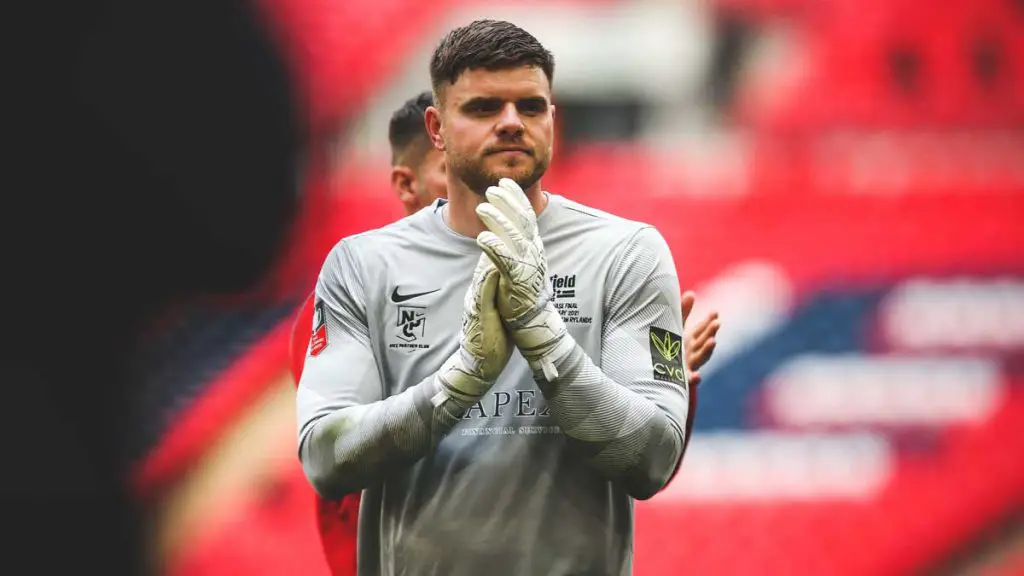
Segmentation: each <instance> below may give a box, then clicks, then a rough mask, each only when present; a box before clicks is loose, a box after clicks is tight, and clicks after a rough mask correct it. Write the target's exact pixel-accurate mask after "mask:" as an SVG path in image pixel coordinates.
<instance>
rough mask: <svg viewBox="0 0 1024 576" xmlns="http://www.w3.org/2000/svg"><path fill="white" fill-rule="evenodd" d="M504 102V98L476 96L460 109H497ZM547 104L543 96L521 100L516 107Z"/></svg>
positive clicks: (464, 103) (517, 101)
mask: <svg viewBox="0 0 1024 576" xmlns="http://www.w3.org/2000/svg"><path fill="white" fill-rule="evenodd" d="M502 101H503V99H502V98H498V97H485V96H475V97H473V98H470V99H469V100H466V101H465V102H463V103H462V105H461V106H459V108H461V109H463V110H466V109H469V108H474V107H483V106H495V107H497V106H500V105H501V103H502ZM547 103H548V101H547V99H546V98H544V97H543V96H527V97H526V98H520V99H518V100H516V105H520V104H544V105H547Z"/></svg>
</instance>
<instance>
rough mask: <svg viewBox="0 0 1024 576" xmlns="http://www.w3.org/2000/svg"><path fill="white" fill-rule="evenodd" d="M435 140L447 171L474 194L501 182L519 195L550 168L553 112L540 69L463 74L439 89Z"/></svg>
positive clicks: (475, 70) (547, 87) (545, 82)
mask: <svg viewBox="0 0 1024 576" xmlns="http://www.w3.org/2000/svg"><path fill="white" fill-rule="evenodd" d="M442 106H443V109H442V113H441V125H440V136H441V139H442V140H443V142H444V148H445V154H446V156H447V162H448V169H449V170H451V171H453V172H454V173H455V175H456V176H457V177H458V178H459V179H460V180H462V182H464V183H465V184H466V186H467V187H469V189H470V190H473V191H474V192H476V193H478V194H483V192H484V191H485V190H486V189H487V187H488V186H493V185H494V184H496V183H497V182H498V180H500V179H501V178H512V179H513V180H515V181H516V182H518V183H519V185H520V186H522V187H523V189H524V190H525V189H527V188H530V187H531V186H533V185H534V184H536V183H537V182H538V181H539V180H540V178H541V176H543V175H544V172H545V170H547V167H548V164H550V162H551V144H552V140H553V139H554V106H552V104H551V85H550V83H549V82H548V79H547V76H545V75H544V72H543V71H542V70H541V69H540V68H536V67H533V66H522V67H518V68H510V69H506V70H494V71H491V70H483V69H474V70H467V71H465V72H463V73H462V75H460V76H459V78H458V79H457V80H456V81H455V83H454V84H452V85H450V86H446V87H445V88H444V103H443V104H442Z"/></svg>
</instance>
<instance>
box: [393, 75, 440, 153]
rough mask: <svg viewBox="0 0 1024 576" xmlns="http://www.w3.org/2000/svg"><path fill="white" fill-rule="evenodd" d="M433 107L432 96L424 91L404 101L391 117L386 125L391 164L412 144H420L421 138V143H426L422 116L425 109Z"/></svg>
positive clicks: (426, 137)
mask: <svg viewBox="0 0 1024 576" xmlns="http://www.w3.org/2000/svg"><path fill="white" fill-rule="evenodd" d="M433 105H434V96H433V94H431V93H430V91H429V90H424V91H423V92H420V93H419V94H417V95H416V96H413V97H412V98H409V99H408V100H406V101H405V102H404V103H403V104H402V106H401V107H400V108H399V109H398V110H395V112H394V113H393V114H392V115H391V123H390V124H389V125H388V141H389V142H391V163H392V164H396V163H397V162H398V160H399V159H400V158H402V156H404V155H405V154H406V152H408V151H409V150H410V148H412V145H413V144H418V143H420V142H421V140H420V139H421V138H422V139H423V140H422V142H423V143H426V141H427V139H428V135H427V127H426V125H425V124H424V122H423V116H424V115H425V114H426V113H427V108H429V107H430V106H433Z"/></svg>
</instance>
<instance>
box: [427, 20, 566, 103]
mask: <svg viewBox="0 0 1024 576" xmlns="http://www.w3.org/2000/svg"><path fill="white" fill-rule="evenodd" d="M519 66H536V67H538V68H540V69H541V70H543V71H544V75H545V76H547V78H548V83H551V82H552V81H553V80H554V76H555V57H554V56H553V55H552V54H551V52H550V51H548V49H547V48H545V47H544V46H543V45H541V43H540V42H539V41H538V40H537V39H536V38H534V37H533V35H532V34H530V33H529V32H527V31H526V30H523V29H522V28H520V27H518V26H516V25H515V24H512V23H510V22H504V21H501V20H476V21H473V22H470V23H469V24H467V25H465V26H462V27H459V28H455V29H454V30H452V31H451V32H448V34H445V36H444V38H442V39H441V42H440V44H438V45H437V48H435V49H434V55H433V56H432V57H431V58H430V84H431V87H432V88H433V89H434V94H435V95H437V96H438V97H440V91H439V90H438V89H439V88H441V86H442V85H443V84H445V83H447V84H454V83H455V81H456V80H458V79H459V76H460V75H461V74H462V73H463V72H465V71H466V70H474V69H477V68H483V69H484V70H505V69H508V68H518V67H519Z"/></svg>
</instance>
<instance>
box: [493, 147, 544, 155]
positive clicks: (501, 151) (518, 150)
mask: <svg viewBox="0 0 1024 576" xmlns="http://www.w3.org/2000/svg"><path fill="white" fill-rule="evenodd" d="M510 153H519V154H525V155H527V156H533V152H532V151H531V150H530V149H529V148H517V147H510V148H495V149H493V150H490V151H488V152H487V155H488V156H493V155H495V154H510Z"/></svg>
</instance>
